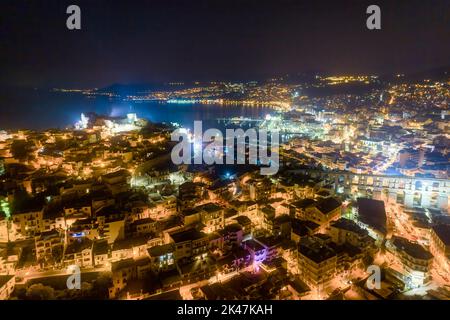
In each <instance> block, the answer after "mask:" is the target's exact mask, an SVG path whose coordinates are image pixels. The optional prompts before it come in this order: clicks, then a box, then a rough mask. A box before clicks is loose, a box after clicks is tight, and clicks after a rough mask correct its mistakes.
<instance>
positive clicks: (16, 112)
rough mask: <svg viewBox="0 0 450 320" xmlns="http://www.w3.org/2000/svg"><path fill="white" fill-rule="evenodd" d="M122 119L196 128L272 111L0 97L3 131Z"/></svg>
mask: <svg viewBox="0 0 450 320" xmlns="http://www.w3.org/2000/svg"><path fill="white" fill-rule="evenodd" d="M90 111H92V112H96V113H98V114H106V115H109V116H123V115H125V114H127V113H129V112H135V113H137V115H138V117H141V118H146V119H148V120H150V121H152V122H166V123H168V122H177V123H179V124H180V125H182V126H184V127H189V128H192V127H193V123H194V120H202V121H203V127H204V129H205V128H209V127H217V126H218V125H217V122H216V119H217V118H227V117H239V116H242V117H249V118H259V117H264V116H265V115H266V114H268V113H272V112H273V110H271V109H270V108H265V107H248V106H238V105H233V106H229V105H227V106H221V105H214V104H209V105H200V104H172V103H171V104H166V103H164V102H142V103H135V102H128V101H127V102H124V101H121V100H119V99H116V100H110V99H109V98H107V97H96V98H87V97H86V96H83V95H81V94H78V93H58V92H42V91H38V90H34V91H26V92H9V93H4V92H2V94H1V95H0V129H18V128H28V129H46V128H64V127H67V126H69V125H72V124H74V123H75V122H76V121H77V120H79V118H80V114H81V113H82V112H90Z"/></svg>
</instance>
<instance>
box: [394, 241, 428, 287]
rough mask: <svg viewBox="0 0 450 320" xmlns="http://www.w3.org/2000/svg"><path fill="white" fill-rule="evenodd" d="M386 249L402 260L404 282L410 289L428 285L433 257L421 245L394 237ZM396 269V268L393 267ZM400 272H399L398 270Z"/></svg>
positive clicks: (401, 270) (401, 271)
mask: <svg viewBox="0 0 450 320" xmlns="http://www.w3.org/2000/svg"><path fill="white" fill-rule="evenodd" d="M386 248H387V249H388V250H392V251H393V252H394V254H395V255H396V256H397V258H398V259H399V260H400V263H401V269H400V271H399V272H400V273H401V274H402V279H400V280H402V281H403V282H404V283H405V284H406V286H407V287H408V288H416V287H419V286H422V285H424V284H426V283H428V282H429V281H430V280H431V279H430V271H431V264H432V261H433V256H432V255H431V253H430V252H429V251H428V250H426V249H424V248H423V247H422V246H420V245H419V244H416V243H413V242H410V241H408V240H407V239H405V238H401V237H396V236H394V237H393V238H392V239H390V240H389V241H388V242H387V244H386ZM391 267H394V266H391ZM394 268H395V267H394ZM397 271H398V270H397Z"/></svg>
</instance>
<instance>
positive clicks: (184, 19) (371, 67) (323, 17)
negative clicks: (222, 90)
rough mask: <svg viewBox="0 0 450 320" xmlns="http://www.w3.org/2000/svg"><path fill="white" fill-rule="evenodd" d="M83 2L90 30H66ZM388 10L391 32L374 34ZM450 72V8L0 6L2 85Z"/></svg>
mask: <svg viewBox="0 0 450 320" xmlns="http://www.w3.org/2000/svg"><path fill="white" fill-rule="evenodd" d="M70 4H77V5H79V6H80V7H81V11H82V30H80V31H70V30H68V29H67V28H66V19H67V17H68V15H67V14H66V12H65V11H66V8H67V6H68V5H70ZM370 4H378V5H379V6H380V7H381V16H382V30H375V31H370V30H368V29H367V28H366V19H367V16H368V15H367V14H366V8H367V6H368V5H370ZM448 65H450V1H449V0H442V1H438V0H426V1H424V0H418V1H414V0H401V1H398V0H395V1H394V0H391V1H376V0H375V1H374V0H371V1H365V0H362V1H357V0H353V1H348V0H334V1H323V0H314V1H313V0H309V1H300V0H298V1H284V0H274V1H270V2H269V1H261V0H257V1H256V0H255V1H250V0H249V1H247V0H240V1H233V0H228V1H219V0H197V1H194V0H191V1H187V0H185V1H172V0H151V1H139V0H133V1H130V0H128V1H125V0H123V1H119V0H114V1H113V0H108V1H103V0H89V1H79V0H70V1H65V0H45V1H44V0H33V1H24V0H1V3H0V70H1V71H0V84H2V85H19V86H35V87H51V86H56V87H82V88H88V87H102V86H107V85H110V84H112V83H150V82H164V81H193V80H215V79H229V80H237V79H247V80H248V79H253V78H259V77H267V76H271V75H281V74H285V73H289V74H295V73H299V72H311V71H323V72H329V73H339V74H349V73H360V74H361V73H362V74H367V73H372V74H386V73H398V72H402V73H410V72H416V71H422V70H427V69H432V68H436V67H441V66H448Z"/></svg>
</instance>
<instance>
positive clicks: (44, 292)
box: [26, 283, 55, 300]
mask: <svg viewBox="0 0 450 320" xmlns="http://www.w3.org/2000/svg"><path fill="white" fill-rule="evenodd" d="M26 298H27V299H29V300H53V299H55V290H54V289H53V288H52V287H49V286H44V285H43V284H42V283H36V284H33V285H31V286H30V287H29V288H28V289H27V293H26Z"/></svg>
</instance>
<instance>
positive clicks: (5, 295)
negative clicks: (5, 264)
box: [0, 275, 16, 300]
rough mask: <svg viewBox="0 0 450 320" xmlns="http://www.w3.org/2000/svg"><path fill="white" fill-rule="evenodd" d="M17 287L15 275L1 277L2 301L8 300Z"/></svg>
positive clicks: (0, 291)
mask: <svg viewBox="0 0 450 320" xmlns="http://www.w3.org/2000/svg"><path fill="white" fill-rule="evenodd" d="M15 285H16V277H15V276H14V275H0V300H8V299H9V297H10V296H11V294H12V293H13V291H14V287H15Z"/></svg>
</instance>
